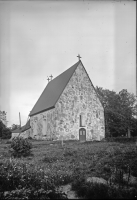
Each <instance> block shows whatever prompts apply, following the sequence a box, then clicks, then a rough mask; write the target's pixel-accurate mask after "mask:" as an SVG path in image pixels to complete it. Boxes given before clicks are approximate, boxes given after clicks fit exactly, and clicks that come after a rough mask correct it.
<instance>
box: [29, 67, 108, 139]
mask: <svg viewBox="0 0 137 200" xmlns="http://www.w3.org/2000/svg"><path fill="white" fill-rule="evenodd" d="M80 115H82V118H83V121H84V122H85V124H84V125H85V129H86V139H87V140H100V139H102V138H104V136H105V127H104V109H103V107H102V105H101V103H100V101H99V99H98V97H97V94H96V92H95V90H94V88H93V86H92V83H91V81H90V79H89V77H88V75H87V73H86V71H85V69H84V67H83V66H82V64H79V66H78V67H77V69H76V70H75V72H74V74H73V76H72V77H71V79H70V81H69V83H68V84H67V86H66V88H65V89H64V91H63V93H62V94H61V96H60V98H59V100H58V101H57V103H56V105H55V108H54V109H52V110H49V111H46V112H43V113H40V114H37V115H35V116H32V117H31V118H30V125H31V127H32V128H31V135H32V137H36V138H37V139H40V138H41V139H42V138H43V139H62V137H63V139H64V140H67V139H77V140H78V139H79V128H80Z"/></svg>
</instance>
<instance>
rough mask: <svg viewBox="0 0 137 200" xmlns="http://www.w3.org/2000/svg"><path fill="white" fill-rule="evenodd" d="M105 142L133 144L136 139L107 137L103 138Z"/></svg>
mask: <svg viewBox="0 0 137 200" xmlns="http://www.w3.org/2000/svg"><path fill="white" fill-rule="evenodd" d="M105 140H106V141H107V142H120V143H125V142H135V141H136V138H135V137H131V138H127V137H107V138H105Z"/></svg>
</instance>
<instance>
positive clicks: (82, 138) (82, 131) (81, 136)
mask: <svg viewBox="0 0 137 200" xmlns="http://www.w3.org/2000/svg"><path fill="white" fill-rule="evenodd" d="M79 141H80V142H85V141H86V129H85V128H80V129H79Z"/></svg>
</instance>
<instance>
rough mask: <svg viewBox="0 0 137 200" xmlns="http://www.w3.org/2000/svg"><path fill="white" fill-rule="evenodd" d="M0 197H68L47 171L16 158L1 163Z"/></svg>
mask: <svg viewBox="0 0 137 200" xmlns="http://www.w3.org/2000/svg"><path fill="white" fill-rule="evenodd" d="M0 199H22V200H25V199H67V198H66V196H65V194H63V193H61V192H59V191H58V190H57V189H56V187H55V185H54V180H53V179H52V178H50V177H48V176H47V174H46V173H45V171H44V170H43V169H40V168H34V167H33V166H31V165H30V164H23V163H19V162H17V161H15V160H11V161H5V162H3V163H1V165H0Z"/></svg>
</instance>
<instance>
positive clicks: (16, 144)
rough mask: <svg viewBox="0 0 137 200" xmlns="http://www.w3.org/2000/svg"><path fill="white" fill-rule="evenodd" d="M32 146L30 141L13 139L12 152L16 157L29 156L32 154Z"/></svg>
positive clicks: (20, 138)
mask: <svg viewBox="0 0 137 200" xmlns="http://www.w3.org/2000/svg"><path fill="white" fill-rule="evenodd" d="M31 148H32V144H31V143H30V142H29V140H28V139H24V138H23V137H16V138H13V139H12V142H11V145H10V152H11V154H12V155H13V156H14V157H21V156H24V157H25V156H28V155H30V154H31Z"/></svg>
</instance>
